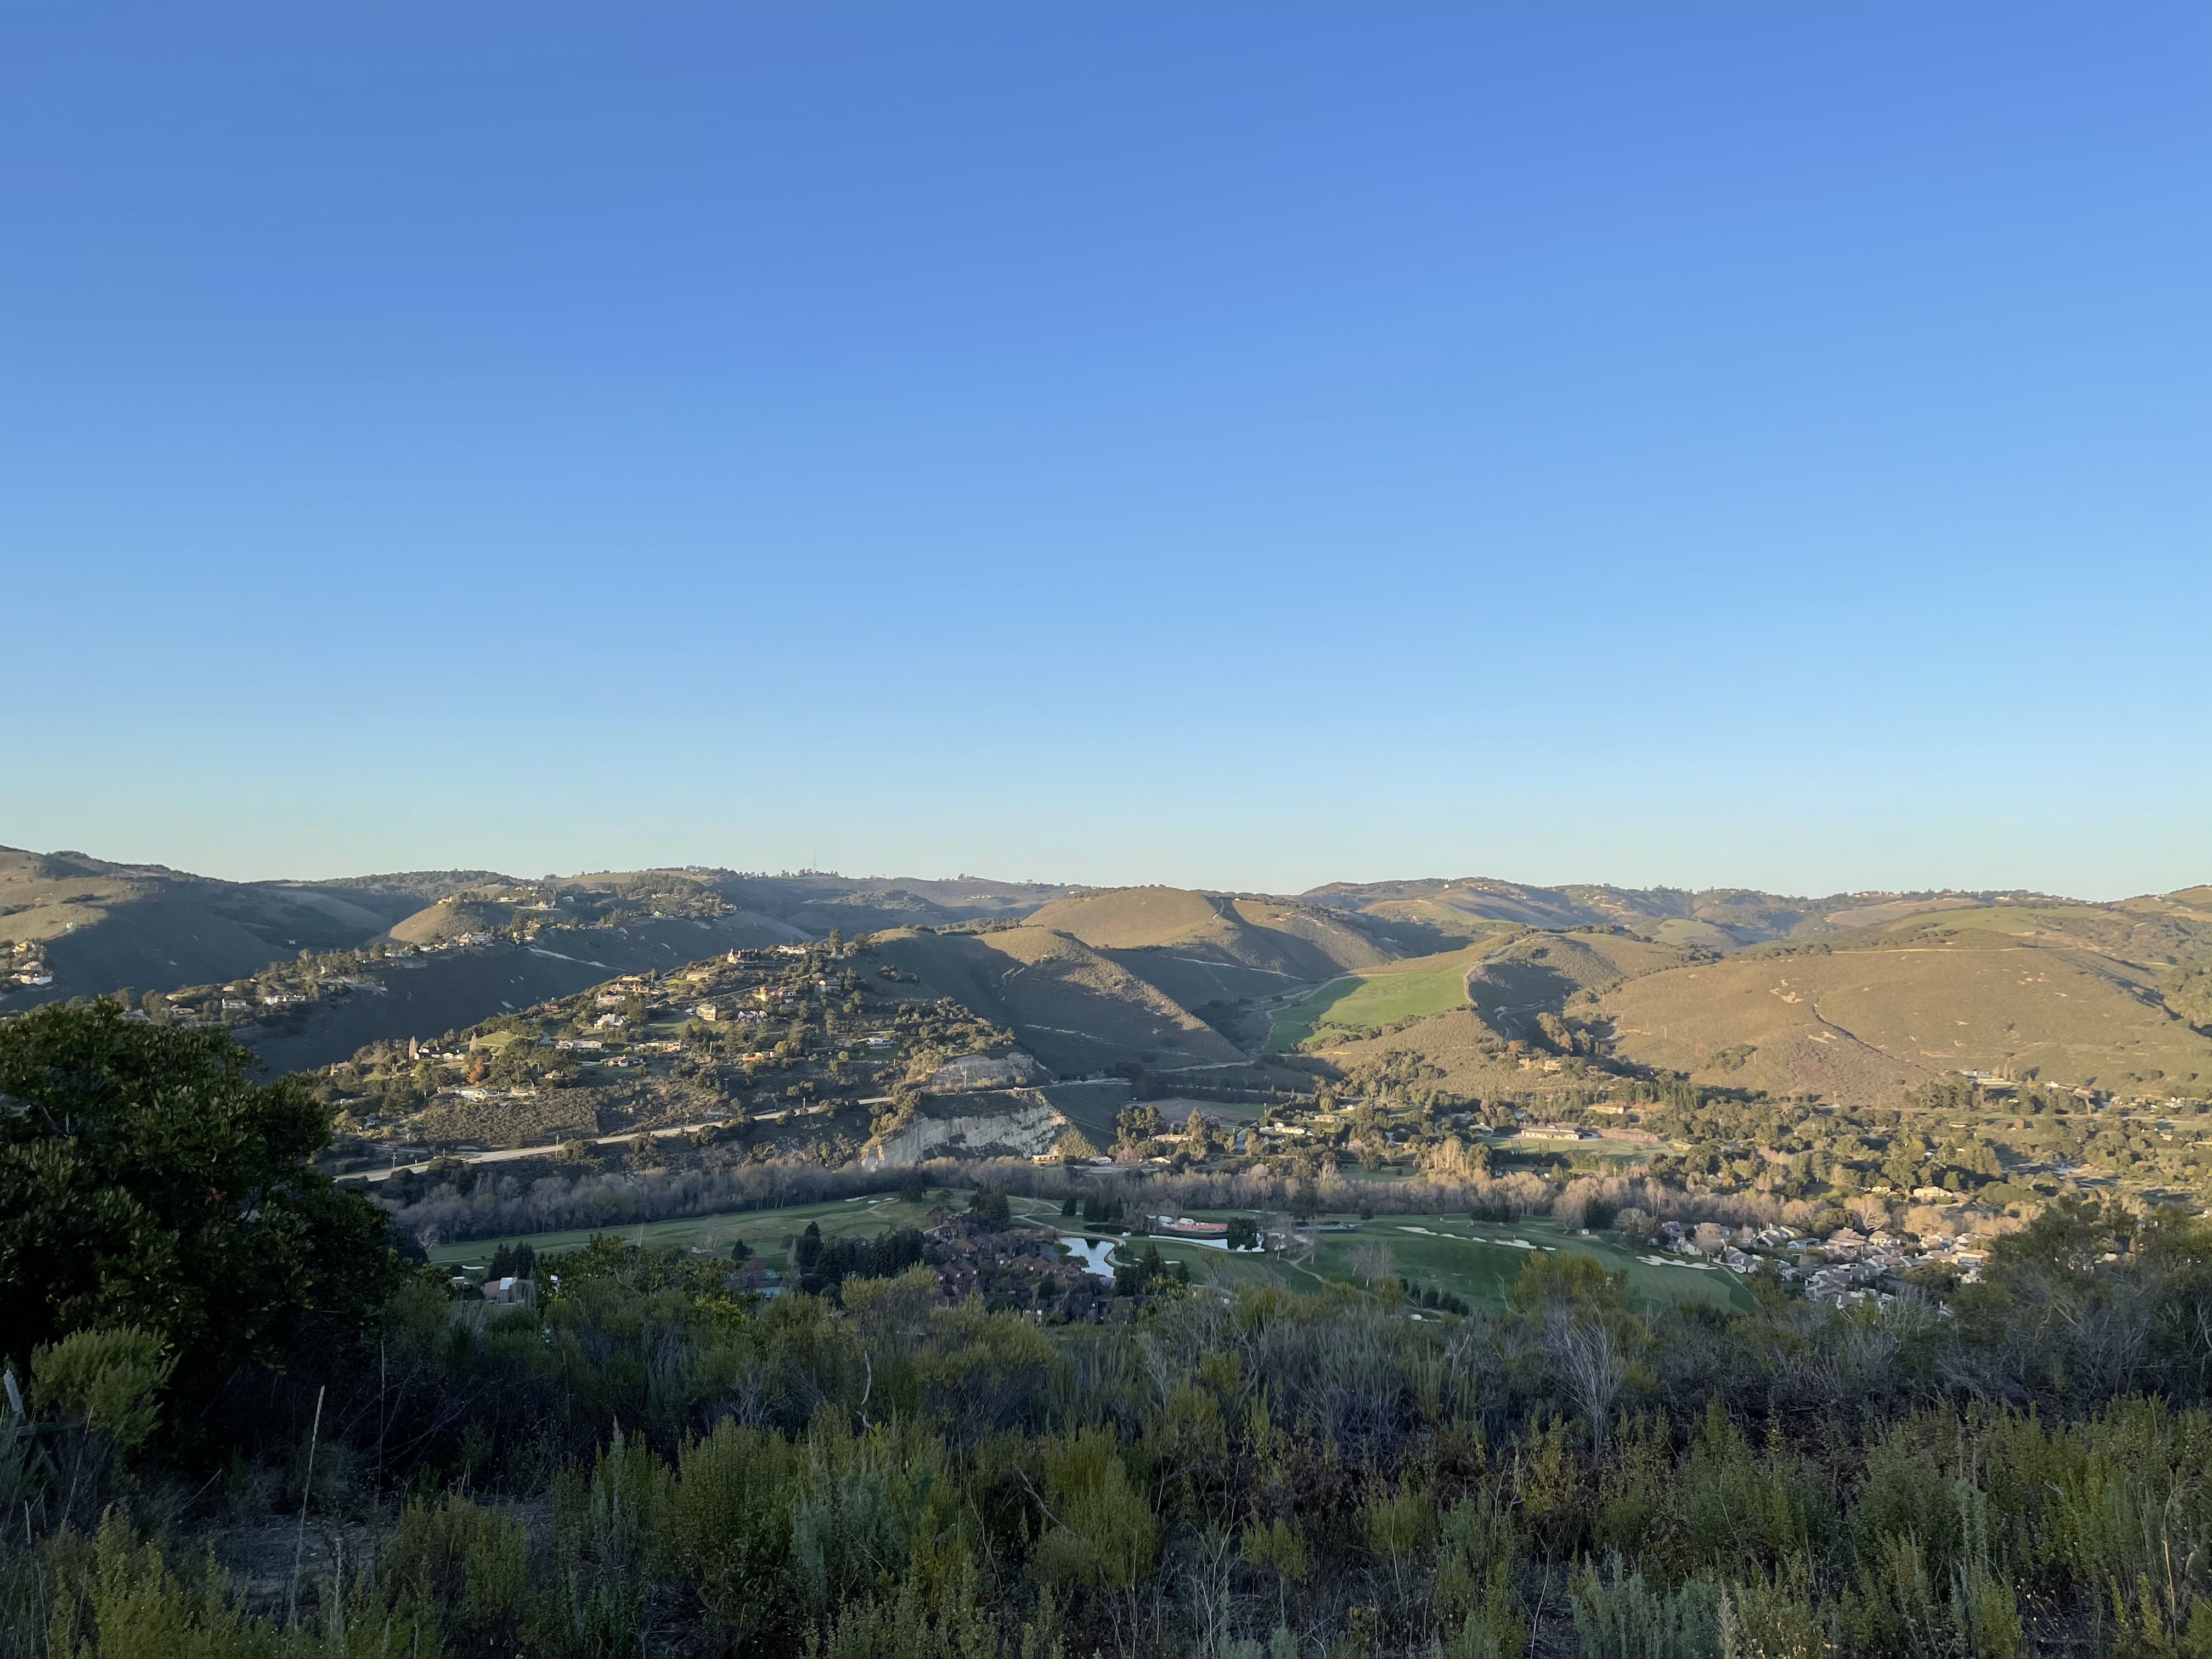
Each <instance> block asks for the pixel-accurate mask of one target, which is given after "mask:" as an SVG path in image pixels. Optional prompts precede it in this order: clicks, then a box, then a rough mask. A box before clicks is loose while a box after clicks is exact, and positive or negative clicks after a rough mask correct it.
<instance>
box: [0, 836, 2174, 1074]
mask: <svg viewBox="0 0 2212 1659" xmlns="http://www.w3.org/2000/svg"><path fill="white" fill-rule="evenodd" d="M833 928H835V929H838V930H840V931H842V932H843V933H846V934H847V935H848V937H849V936H852V935H854V934H858V933H876V934H877V935H878V938H879V939H880V943H881V950H882V954H883V959H884V962H885V963H888V964H890V966H892V967H893V969H895V970H896V971H897V972H900V973H902V974H907V975H912V976H913V977H914V979H915V981H918V982H920V983H921V985H923V986H925V987H927V988H928V989H929V990H930V991H931V993H932V994H937V995H942V996H947V997H951V998H953V999H955V1000H958V1001H959V1002H961V1003H962V1004H963V1005H964V1006H967V1007H969V1009H971V1010H973V1011H974V1012H975V1013H976V1014H978V1015H979V1016H981V1017H982V1018H986V1019H987V1020H990V1021H993V1022H994V1023H996V1024H1000V1025H1004V1026H1006V1027H1007V1028H1010V1029H1012V1030H1014V1031H1016V1032H1017V1033H1018V1036H1019V1039H1020V1041H1021V1042H1023V1043H1024V1046H1026V1047H1027V1048H1030V1051H1031V1052H1033V1053H1035V1054H1036V1055H1037V1057H1038V1059H1039V1060H1041V1062H1042V1064H1043V1065H1044V1066H1047V1067H1048V1069H1049V1070H1050V1071H1051V1072H1052V1073H1054V1074H1055V1075H1057V1076H1060V1077H1063V1078H1065V1077H1073V1076H1084V1075H1089V1074H1092V1073H1097V1072H1100V1071H1103V1070H1128V1069H1131V1068H1138V1069H1142V1070H1146V1071H1150V1072H1154V1073H1163V1074H1170V1075H1171V1074H1174V1073H1182V1072H1200V1071H1207V1070H1219V1071H1222V1072H1224V1073H1235V1072H1236V1071H1237V1068H1238V1067H1239V1066H1244V1065H1247V1064H1250V1063H1253V1062H1255V1061H1260V1060H1263V1059H1264V1057H1265V1056H1266V1055H1267V1054H1268V1053H1270V1052H1275V1051H1280V1050H1282V1049H1285V1048H1292V1047H1296V1046H1297V1045H1299V1044H1300V1043H1302V1042H1306V1040H1307V1039H1309V1038H1311V1037H1316V1036H1319V1037H1325V1038H1328V1042H1326V1043H1321V1044H1315V1043H1310V1042H1307V1044H1306V1046H1307V1047H1308V1048H1319V1049H1320V1050H1322V1052H1321V1053H1320V1054H1316V1058H1318V1059H1320V1060H1322V1061H1323V1063H1324V1064H1330V1065H1341V1066H1359V1065H1363V1064H1365V1063H1367V1061H1368V1060H1370V1059H1373V1058H1375V1057H1376V1056H1377V1055H1382V1054H1401V1055H1416V1054H1428V1053H1430V1052H1431V1051H1433V1054H1434V1056H1435V1063H1436V1064H1438V1065H1442V1066H1444V1069H1445V1070H1447V1071H1448V1072H1450V1073H1452V1074H1453V1075H1455V1076H1461V1075H1462V1074H1464V1076H1465V1077H1466V1078H1467V1079H1474V1077H1476V1075H1477V1074H1478V1073H1479V1074H1480V1077H1481V1078H1482V1079H1483V1086H1484V1087H1486V1088H1490V1089H1496V1088H1498V1087H1501V1086H1505V1083H1504V1079H1506V1078H1507V1076H1508V1074H1510V1076H1511V1078H1512V1079H1515V1081H1514V1082H1513V1084H1512V1086H1516V1087H1522V1086H1527V1085H1528V1083H1529V1082H1530V1079H1528V1077H1527V1076H1526V1073H1527V1071H1528V1065H1527V1064H1526V1063H1525V1062H1526V1061H1527V1055H1526V1054H1517V1057H1515V1056H1508V1055H1506V1054H1504V1053H1503V1051H1502V1048H1501V1044H1503V1043H1504V1042H1509V1041H1510V1042H1520V1043H1522V1044H1524V1045H1527V1046H1528V1048H1532V1049H1533V1050H1534V1051H1535V1052H1536V1053H1537V1054H1539V1055H1541V1054H1546V1053H1556V1054H1558V1055H1559V1056H1560V1057H1563V1058H1565V1059H1567V1060H1571V1061H1573V1062H1574V1064H1573V1065H1572V1066H1569V1067H1568V1068H1567V1069H1568V1070H1569V1071H1570V1072H1573V1073H1577V1074H1578V1073H1579V1072H1580V1070H1581V1069H1583V1067H1584V1066H1585V1064H1587V1065H1592V1066H1600V1067H1602V1066H1604V1065H1605V1064H1607V1054H1608V1052H1609V1054H1610V1055H1611V1057H1612V1060H1615V1061H1619V1062H1625V1063H1626V1064H1627V1065H1628V1066H1632V1067H1638V1068H1656V1070H1658V1071H1661V1072H1665V1073H1686V1074H1687V1075H1688V1076H1689V1077H1691V1078H1692V1079H1694V1080H1696V1081H1698V1082H1700V1083H1707V1084H1711V1085H1717V1086H1723V1087H1727V1088H1733V1089H1756V1090H1764V1091H1769V1092H1771V1093H1776V1094H1792V1093H1817V1094H1820V1095H1821V1096H1823V1097H1826V1098H1830V1099H1835V1100H1839V1101H1855V1102H1858V1103H1869V1104H1872V1103H1884V1102H1888V1101H1893V1100H1894V1099H1896V1098H1899V1097H1901V1095H1902V1094H1903V1093H1904V1092H1905V1091H1909V1090H1911V1089H1912V1088H1914V1087H1917V1086H1918V1085H1920V1084H1922V1083H1924V1082H1926V1081H1928V1080H1929V1079H1933V1078H1937V1077H1941V1076H1943V1075H1945V1074H1947V1073H1956V1072H1958V1071H1961V1070H1968V1069H1972V1070H1980V1071H1991V1072H2010V1073H2015V1074H2016V1075H2020V1076H2022V1077H2027V1076H2033V1077H2034V1078H2037V1079H2041V1080H2043V1081H2046V1082H2051V1083H2067V1084H2091V1083H2093V1084H2094V1085H2096V1086H2098V1087H2100V1088H2106V1089H2113V1090H2119V1091H2127V1090H2142V1091H2155V1090H2159V1089H2170V1090H2175V1091H2197V1092H2199V1093H2203V1092H2208V1091H2212V888H2204V887H2199V888H2191V889H2186V890H2181V891H2178V892H2174V893H2169V894H2164V895H2146V896H2141V897H2137V898H2133V899H2129V900H2125V901H2123V902H2118V903H2110V904H2087V903H2081V902H2075V901H2069V900H2064V899H2053V898H2050V897H2047V896H2038V895H2032V894H2019V893H1995V894H1986V893H1964V892H1958V891H1948V892H1936V891H1929V892H1919V893H1854V894H1844V895H1829V896H1821V897H1794V898H1793V897H1787V896H1776V895H1772V894H1767V893H1761V892H1757V891H1753V890H1745V889H1716V890H1707V891H1703V892H1690V891H1686V890H1675V889H1664V888H1661V889H1631V888H1622V887H1614V886H1607V885H1597V884H1589V885H1583V884H1573V885H1566V886H1560V887H1537V886H1530V885H1525V884H1516V883H1511V882H1504V881H1497V880H1492V879H1488V878H1453V879H1449V880H1445V879H1428V880H1419V881H1400V882H1380V883H1360V884H1350V883H1340V884H1330V885H1328V886H1325V887H1321V888H1316V889H1315V890H1312V891H1310V892H1309V893H1307V894H1304V895H1303V896H1298V897H1295V898H1281V897H1267V896H1249V895H1245V896H1238V895H1231V894H1225V893H1212V892H1199V891H1193V890H1184V889H1178V888H1170V887H1159V886H1152V887H1133V888H1121V889H1109V890H1097V889H1082V888H1074V887H1069V886H1066V885H1062V884H1044V883H1029V882H1003V881H994V880H989V879H986V878H979V877H970V876H962V877H958V878H952V879H950V880H935V879H921V878H896V877H881V878H877V877H869V878H850V877H843V876H836V875H829V874H824V873H822V872H799V873H798V874H795V875H793V874H786V875H778V876H769V875H763V874H749V873H745V872H733V871H727V870H716V869H702V868H697V867H687V868H684V869H682V870H673V869H659V870H645V871H633V872H599V873H596V874H589V875H582V876H573V877H567V878H538V879H535V880H531V881H518V880H516V879H514V878H509V877H507V876H502V875H500V874H498V873H497V872H490V871H483V870H448V871H422V872H402V873H396V874H388V875H371V876H360V877H345V878H334V879H328V880H322V881H301V882H256V883H233V882H225V881H220V880H216V879H213V878H206V877H200V876H195V875H192V874H190V873H188V872H180V871H176V870H173V869H169V868H167V867H166V866H159V865H126V864H118V863H112V862H109V861H106V860H100V859H95V858H93V857H90V856H89V855H88V854H81V853H54V854H38V853H31V852H25V851H21V850H19V849H0V943H4V944H5V945H7V946H8V947H9V955H8V957H7V958H6V963H5V965H6V966H7V968H8V969H9V976H8V977H7V978H6V979H4V980H0V987H4V994H0V1013H5V1012H9V1010H11V1009H19V1008H22V1007H27V1006H33V1005H34V1004H36V1003H38V1002H41V1001H46V1000H54V999H58V998H66V997H71V996H86V995H94V994H107V993H111V992H113V991H116V990H118V988H122V987H130V988H131V989H132V990H133V991H135V992H137V993H140V994H143V993H145V992H148V991H155V990H160V991H164V992H167V991H173V990H175V989H177V988H179V987H192V986H203V987H205V986H222V985H232V984H237V983H239V982H240V981H247V980H252V979H253V978H254V976H256V975H260V976H261V977H262V978H263V979H264V980H265V979H268V978H269V977H270V975H277V976H283V975H292V976H294V977H297V978H300V979H301V987H295V988H304V989H306V990H307V991H309V992H310V993H311V995H310V996H309V997H308V998H307V1001H306V1002H305V1003H304V1004H302V1005H299V1006H287V1007H284V1008H282V1009H279V1010H275V1011H270V1010H264V1009H261V1008H259V1007H258V1006H257V1007H256V1009H255V1012H254V1016H253V1018H252V1023H251V1024H246V1025H243V1026H241V1027H240V1030H241V1033H242V1034H243V1035H245V1036H246V1037H247V1039H248V1040H249V1041H251V1042H254V1043H255V1044H256V1045H257V1046H258V1048H260V1049H261V1051H262V1052H263V1053H264V1054H265V1055H266V1056H267V1057H268V1058H269V1060H270V1062H271V1063H272V1064H273V1065H275V1066H280V1067H284V1066H318V1065H321V1064H324V1063H325V1062H327V1061H330V1060H336V1059H339V1058H343V1056H344V1055H346V1054H350V1053H352V1052H353V1051H354V1050H355V1049H356V1048H359V1047H361V1045H362V1044H363V1043H366V1042H374V1041H378V1040H381V1039H387V1038H404V1037H407V1036H435V1035H437V1034H439V1033H441V1032H443V1031H446V1030H454V1029H459V1028H461V1027H465V1026H467V1025H469V1024H472V1023H473V1022H475V1021H477V1020H479V1019H482V1018H486V1017H487V1016H489V1015H491V1014H495V1013H497V1012H501V1009H503V1008H506V1007H508V1006H528V1005H529V1004H531V1003H533V1002H537V1001H540V1000H544V999H545V998H547V997H550V996H559V995H564V994H570V993H573V992H574V991H576V990H579V989H580V988H582V987H586V986H588V985H591V984H593V983H596V982H598V981H601V980H604V979H605V978H608V977H610V976H611V975H617V974H622V973H628V972H635V971H640V970H643V969H657V968H667V967H671V966H675V965H677V964H679V963H687V962H691V961H695V960H696V959H698V958H700V957H704V956H708V955H710V954H713V953H715V952H718V951H724V950H726V949H728V948H730V947H732V946H757V945H765V944H770V943H775V942H777V941H780V940H788V939H807V938H818V937H822V936H823V935H826V934H827V933H829V931H830V930H831V929H833ZM371 945H374V947H375V948H374V951H371V950H370V949H369V948H368V947H370V946H371ZM347 952H352V953H354V954H353V955H351V956H346V955H344V954H343V953H347ZM301 957H307V958H308V960H307V961H304V962H302V961H298V960H295V959H298V958H301ZM348 964H352V965H348ZM33 981H42V982H33ZM262 988H264V989H266V988H270V987H262ZM210 994H211V993H210ZM204 995H205V994H204ZM249 1000H251V999H249ZM210 1006H212V1005H210ZM225 1017H226V1018H240V1017H241V1016H240V1015H237V1014H228V1015H226V1016H225ZM1409 1021H1410V1022H1412V1024H1407V1022H1409ZM1393 1026H1404V1027H1405V1029H1403V1030H1398V1031H1394V1032H1391V1033H1389V1035H1388V1036H1387V1037H1385V1036H1370V1035H1367V1034H1370V1033H1379V1032H1382V1031H1383V1030H1384V1029H1385V1028H1389V1027H1393ZM1577 1033H1580V1034H1581V1035H1577ZM1378 1044H1379V1045H1380V1046H1379V1047H1378V1046H1377V1045H1378ZM1570 1048H1572V1050H1573V1052H1572V1053H1571V1054H1570V1053H1569V1049H1570ZM1267 1063H1268V1064H1271V1065H1272V1064H1273V1063H1274V1062H1273V1061H1268V1062H1267ZM1539 1069H1540V1070H1541V1067H1540V1068H1539ZM1538 1081H1541V1079H1538Z"/></svg>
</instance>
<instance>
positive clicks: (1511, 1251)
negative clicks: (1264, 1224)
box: [1137, 1211, 1759, 1313]
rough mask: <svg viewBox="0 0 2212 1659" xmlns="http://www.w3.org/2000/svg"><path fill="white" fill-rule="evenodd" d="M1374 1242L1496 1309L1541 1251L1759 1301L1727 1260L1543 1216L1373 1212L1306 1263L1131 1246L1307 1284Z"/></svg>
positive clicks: (1686, 1288)
mask: <svg viewBox="0 0 2212 1659" xmlns="http://www.w3.org/2000/svg"><path fill="white" fill-rule="evenodd" d="M1226 1213H1227V1212H1219V1213H1218V1214H1217V1213H1216V1212H1205V1211H1201V1212H1198V1214H1197V1215H1195V1216H1194V1219H1197V1220H1209V1219H1219V1218H1223V1217H1224V1216H1225V1215H1226ZM1327 1219H1331V1220H1337V1219H1349V1218H1335V1217H1331V1218H1327ZM1516 1241H1518V1242H1517V1243H1516ZM1370 1242H1380V1243H1383V1244H1384V1245H1386V1246H1388V1248H1389V1252H1390V1263H1391V1265H1390V1271H1391V1272H1392V1273H1395V1274H1396V1275H1398V1276H1399V1277H1400V1278H1402V1279H1411V1280H1412V1281H1413V1283H1414V1284H1416V1285H1419V1286H1421V1287H1422V1288H1423V1289H1426V1288H1427V1287H1428V1286H1429V1285H1435V1286H1436V1287H1437V1289H1439V1290H1442V1291H1449V1292H1451V1293H1452V1294H1453V1295H1455V1296H1457V1297H1463V1298H1464V1299H1465V1300H1467V1301H1468V1303H1470V1304H1473V1305H1474V1306H1476V1307H1480V1308H1486V1309H1490V1310H1497V1309H1500V1308H1503V1307H1504V1305H1505V1291H1506V1289H1507V1287H1508V1286H1510V1285H1511V1284H1512V1282H1513V1281H1514V1280H1515V1279H1516V1278H1518V1277H1519V1276H1520V1274H1521V1270H1522V1267H1525V1266H1526V1265H1527V1263H1528V1258H1529V1256H1530V1255H1532V1254H1533V1253H1534V1251H1535V1250H1537V1249H1554V1250H1567V1251H1574V1252H1578V1253H1580V1254H1582V1255H1589V1256H1595V1258H1596V1259H1597V1260H1598V1261H1599V1262H1600V1264H1601V1265H1602V1266H1603V1267H1604V1268H1605V1270H1606V1271H1607V1273H1620V1272H1623V1271H1626V1273H1627V1274H1628V1297H1629V1300H1630V1301H1631V1302H1632V1303H1635V1304H1643V1305H1645V1306H1656V1305H1657V1304H1662V1303H1666V1302H1709V1303H1711V1304H1715V1305H1716V1306H1718V1307H1723V1308H1728V1309H1732V1310H1737V1311H1740V1312H1744V1313H1750V1312H1753V1311H1756V1310H1757V1308H1758V1305H1759V1304H1757V1303H1756V1302H1755V1301H1754V1300H1753V1298H1752V1294H1751V1292H1750V1291H1747V1290H1746V1289H1745V1288H1744V1287H1743V1285H1741V1284H1739V1283H1738V1282H1737V1280H1736V1278H1735V1275H1734V1274H1733V1273H1729V1271H1728V1270H1727V1269H1726V1268H1723V1267H1690V1266H1687V1265H1683V1266H1679V1267H1678V1266H1676V1265H1674V1261H1672V1260H1667V1261H1665V1264H1664V1265H1659V1266H1655V1265H1653V1264H1652V1263H1651V1262H1649V1261H1644V1260H1642V1259H1641V1258H1640V1257H1639V1256H1638V1255H1637V1254H1636V1253H1633V1252H1632V1251H1629V1250H1627V1249H1624V1248H1622V1247H1621V1246H1620V1245H1619V1244H1617V1243H1613V1241H1612V1240H1610V1239H1608V1238H1605V1237H1588V1238H1585V1237H1582V1236H1581V1235H1580V1234H1578V1233H1576V1232H1573V1231H1570V1230H1568V1229H1566V1228H1565V1227H1562V1226H1560V1225H1559V1224H1558V1223H1556V1222H1554V1221H1552V1220H1549V1219H1548V1218H1542V1217H1530V1218H1528V1219H1526V1220H1524V1221H1520V1222H1515V1223H1512V1224H1510V1225H1508V1224H1493V1223H1490V1222H1478V1221H1469V1220H1468V1219H1467V1218H1466V1217H1464V1216H1446V1217H1443V1218H1438V1217H1435V1216H1420V1215H1407V1216H1376V1217H1375V1218H1373V1219H1372V1220H1369V1221H1363V1222H1360V1223H1359V1224H1358V1227H1357V1230H1356V1231H1352V1232H1349V1233H1324V1234H1322V1236H1321V1243H1320V1246H1319V1248H1318V1249H1316V1251H1315V1252H1314V1256H1313V1259H1312V1260H1311V1261H1297V1260H1295V1259H1291V1260H1284V1261H1276V1260H1273V1259H1269V1258H1265V1257H1258V1256H1250V1255H1231V1254H1229V1253H1228V1252H1227V1251H1225V1250H1215V1249H1207V1248H1206V1246H1205V1245H1202V1244H1192V1243H1187V1242H1184V1241H1182V1240H1177V1239H1166V1238H1154V1239H1146V1240H1144V1241H1142V1242H1141V1243H1139V1244H1138V1246H1137V1248H1138V1249H1144V1248H1146V1246H1149V1245H1155V1244H1156V1245H1158V1247H1159V1252H1160V1255H1161V1258H1162V1259H1163V1260H1164V1261H1170V1262H1173V1261H1182V1262H1184V1263H1187V1264H1188V1267H1189V1268H1190V1273H1191V1277H1192V1278H1194V1279H1200V1280H1201V1281H1203V1282H1205V1283H1207V1284H1213V1285H1242V1284H1271V1285H1282V1286H1283V1287H1285V1289H1288V1290H1293V1291H1311V1290H1313V1289H1315V1288H1316V1285H1319V1284H1320V1283H1321V1282H1322V1281H1323V1280H1336V1281H1339V1282H1345V1283H1354V1284H1356V1283H1359V1282H1361V1281H1360V1279H1359V1275H1358V1273H1356V1272H1355V1270H1354V1268H1353V1265H1352V1263H1353V1261H1354V1258H1355V1255H1356V1254H1358V1253H1359V1250H1360V1247H1361V1246H1362V1245H1364V1244H1366V1243H1370Z"/></svg>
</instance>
